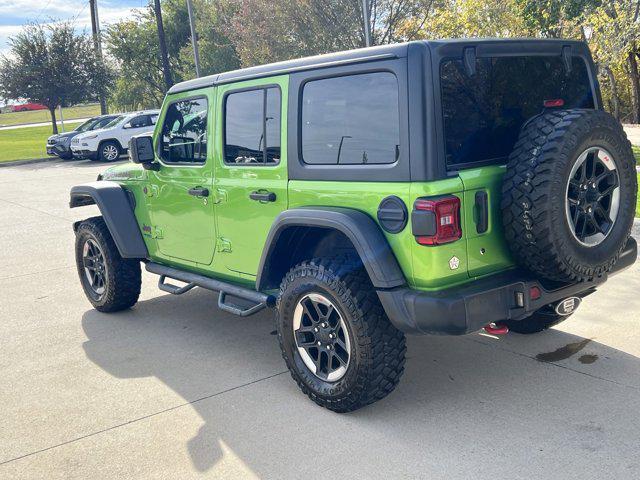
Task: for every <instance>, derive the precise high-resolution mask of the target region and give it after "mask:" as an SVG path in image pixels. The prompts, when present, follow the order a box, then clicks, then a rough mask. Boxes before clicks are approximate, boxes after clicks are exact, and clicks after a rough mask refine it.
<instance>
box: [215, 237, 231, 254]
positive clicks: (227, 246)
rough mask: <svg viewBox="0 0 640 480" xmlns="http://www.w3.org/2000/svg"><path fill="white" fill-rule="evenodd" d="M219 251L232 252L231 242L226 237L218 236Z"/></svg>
mask: <svg viewBox="0 0 640 480" xmlns="http://www.w3.org/2000/svg"><path fill="white" fill-rule="evenodd" d="M217 249H218V252H221V253H231V242H230V241H229V240H227V239H226V238H222V237H218V246H217Z"/></svg>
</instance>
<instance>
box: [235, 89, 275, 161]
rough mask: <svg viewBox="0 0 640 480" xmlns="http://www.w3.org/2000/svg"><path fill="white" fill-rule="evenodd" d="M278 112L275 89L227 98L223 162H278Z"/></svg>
mask: <svg viewBox="0 0 640 480" xmlns="http://www.w3.org/2000/svg"><path fill="white" fill-rule="evenodd" d="M280 109H281V107H280V90H279V89H277V88H273V87H272V88H262V89H258V90H247V91H243V92H236V93H231V94H229V95H227V97H226V99H225V117H224V161H225V163H227V164H234V165H237V164H272V165H273V164H276V163H278V162H279V161H280Z"/></svg>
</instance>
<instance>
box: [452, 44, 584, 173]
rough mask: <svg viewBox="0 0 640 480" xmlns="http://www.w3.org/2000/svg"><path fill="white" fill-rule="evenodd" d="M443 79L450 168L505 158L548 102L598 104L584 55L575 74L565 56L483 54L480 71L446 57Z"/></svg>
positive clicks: (565, 105) (575, 62) (581, 105)
mask: <svg viewBox="0 0 640 480" xmlns="http://www.w3.org/2000/svg"><path fill="white" fill-rule="evenodd" d="M440 82H441V90H442V113H443V117H444V133H445V148H446V158H447V164H448V165H449V166H452V165H455V166H460V165H465V164H473V163H478V162H488V161H496V162H498V161H503V160H504V159H505V158H506V157H507V156H508V155H509V154H510V153H511V150H513V147H514V145H515V142H516V141H517V139H518V135H519V133H520V128H521V127H522V125H523V124H524V123H525V122H526V121H527V120H528V119H529V118H531V117H533V116H534V115H537V114H539V113H541V112H542V111H543V110H544V103H545V101H546V100H561V101H562V103H563V105H562V108H594V101H593V93H592V89H591V83H590V80H589V75H588V72H587V66H586V63H585V62H584V60H582V59H581V58H579V57H573V62H572V68H571V71H570V72H567V70H566V68H565V66H564V61H563V59H562V57H560V56H557V57H494V58H478V59H477V61H476V73H475V75H469V74H468V73H467V71H466V70H465V68H464V65H463V63H462V60H460V59H452V60H445V61H444V62H443V63H442V66H441V68H440Z"/></svg>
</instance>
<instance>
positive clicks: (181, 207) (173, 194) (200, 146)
mask: <svg viewBox="0 0 640 480" xmlns="http://www.w3.org/2000/svg"><path fill="white" fill-rule="evenodd" d="M214 100H215V96H214V89H213V88H210V89H204V90H195V91H190V92H185V93H182V94H178V95H175V96H172V97H170V98H168V99H167V101H166V102H167V104H168V106H167V107H166V108H165V109H164V111H163V113H162V116H161V118H160V119H159V122H158V123H159V124H160V125H159V131H157V132H156V138H155V141H156V142H157V143H159V144H160V145H157V148H156V152H157V153H156V155H158V157H159V158H158V161H159V163H160V168H159V170H158V171H149V185H148V187H147V201H148V202H149V216H150V219H151V223H152V224H153V225H151V226H149V229H150V231H149V232H146V233H147V234H149V235H151V236H153V237H155V238H156V241H157V245H158V254H159V256H161V257H164V258H167V259H168V260H173V261H174V262H177V263H187V264H202V265H209V264H210V263H211V261H212V260H213V255H214V252H215V238H216V235H215V217H214V210H213V209H214V202H213V201H212V195H211V193H212V188H213V146H212V145H211V142H209V141H208V134H209V133H210V132H212V131H213V126H214V123H215V122H214V118H213V117H214V116H213V115H211V114H210V111H212V110H213V105H214Z"/></svg>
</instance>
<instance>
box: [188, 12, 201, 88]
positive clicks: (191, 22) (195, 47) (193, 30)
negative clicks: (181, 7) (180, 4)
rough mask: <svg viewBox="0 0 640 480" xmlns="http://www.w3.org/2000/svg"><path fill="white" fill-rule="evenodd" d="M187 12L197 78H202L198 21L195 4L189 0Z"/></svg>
mask: <svg viewBox="0 0 640 480" xmlns="http://www.w3.org/2000/svg"><path fill="white" fill-rule="evenodd" d="M187 11H188V12H189V25H190V26H191V45H192V46H193V60H194V63H195V64H196V77H200V52H198V37H197V36H196V19H195V14H194V13H193V3H192V2H191V0H187Z"/></svg>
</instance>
